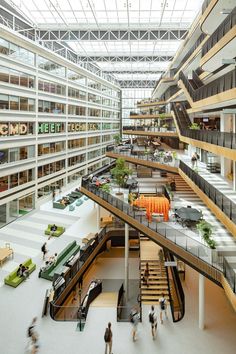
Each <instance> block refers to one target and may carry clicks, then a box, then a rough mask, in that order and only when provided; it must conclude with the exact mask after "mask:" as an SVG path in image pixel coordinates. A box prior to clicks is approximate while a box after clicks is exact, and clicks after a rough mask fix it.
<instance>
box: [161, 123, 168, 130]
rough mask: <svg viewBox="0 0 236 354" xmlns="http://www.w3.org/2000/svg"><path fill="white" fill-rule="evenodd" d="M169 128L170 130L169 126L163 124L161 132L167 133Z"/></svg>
mask: <svg viewBox="0 0 236 354" xmlns="http://www.w3.org/2000/svg"><path fill="white" fill-rule="evenodd" d="M167 128H168V124H166V123H165V124H163V125H162V126H161V131H162V132H166V131H167Z"/></svg>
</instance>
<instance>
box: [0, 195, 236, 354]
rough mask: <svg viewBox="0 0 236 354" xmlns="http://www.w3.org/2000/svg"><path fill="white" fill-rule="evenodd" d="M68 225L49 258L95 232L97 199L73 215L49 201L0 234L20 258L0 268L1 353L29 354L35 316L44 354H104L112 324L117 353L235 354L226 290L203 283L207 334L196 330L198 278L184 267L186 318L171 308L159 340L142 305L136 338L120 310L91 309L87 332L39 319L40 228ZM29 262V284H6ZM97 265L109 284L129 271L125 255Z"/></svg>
mask: <svg viewBox="0 0 236 354" xmlns="http://www.w3.org/2000/svg"><path fill="white" fill-rule="evenodd" d="M52 220H53V221H55V222H58V223H59V222H60V224H62V225H64V226H66V232H65V234H64V235H62V236H61V237H60V238H57V239H56V238H52V239H51V240H50V241H48V248H49V251H50V253H53V252H56V251H57V252H59V251H60V250H61V249H63V248H64V247H65V245H66V244H68V242H70V241H72V240H74V239H75V240H77V242H78V243H80V242H81V239H82V237H84V235H85V234H86V233H89V232H94V231H96V227H97V226H96V208H95V209H94V205H93V202H92V201H86V202H85V203H84V204H83V207H82V208H81V207H78V208H77V209H76V211H75V212H69V211H56V210H53V209H52V206H51V202H49V203H47V204H46V205H44V206H42V208H41V210H38V211H35V212H34V213H31V214H29V215H27V216H25V217H22V218H21V219H19V220H17V221H16V222H14V223H12V224H10V225H8V226H6V227H4V228H3V229H1V232H0V245H3V244H4V242H6V241H9V242H10V243H11V245H12V246H13V248H14V251H15V257H14V259H13V260H9V261H7V262H6V263H5V264H4V265H3V267H2V268H1V269H0V283H1V286H0V309H1V316H0V328H1V331H0V353H1V354H24V353H25V352H26V351H25V347H26V343H27V337H26V331H27V327H28V325H29V323H30V321H31V320H32V318H33V317H34V316H38V319H39V320H38V328H37V330H38V332H39V335H40V351H39V353H42V354H55V353H57V354H64V353H68V354H77V353H80V354H99V353H101V354H102V353H104V340H103V335H104V329H105V326H106V324H107V322H108V321H111V322H112V327H113V333H114V350H113V353H114V354H122V353H124V354H126V353H129V354H134V353H135V354H137V353H138V354H146V353H148V354H152V353H153V354H154V353H160V354H162V353H163V354H164V353H165V354H172V353H175V354H185V353H186V354H187V353H188V354H189V353H191V354H195V353H196V354H199V353H202V354H210V353H214V354H222V353H225V354H233V353H235V347H236V336H235V333H236V315H235V313H234V311H233V310H232V308H231V306H230V304H229V302H228V300H227V298H226V297H225V295H224V292H223V290H222V289H221V288H219V287H217V286H216V285H215V284H213V283H211V282H210V281H208V280H206V301H205V304H206V307H205V324H206V329H205V330H204V331H201V330H199V329H198V275H197V273H196V272H195V271H193V270H191V269H190V268H188V267H187V273H186V280H185V283H184V289H185V297H186V314H185V317H184V319H183V320H182V321H181V322H179V323H175V324H174V323H173V322H172V319H171V314H170V311H169V310H168V317H169V318H168V319H167V320H165V321H164V324H163V325H161V324H160V322H159V323H158V335H157V339H156V340H155V341H153V340H152V338H151V333H150V324H149V322H148V311H149V307H147V306H143V322H142V323H141V324H140V325H139V330H138V340H137V342H135V343H133V341H132V339H131V325H130V323H117V322H116V308H115V307H107V308H106V307H91V308H90V310H89V313H88V317H87V322H86V326H85V329H84V331H83V332H79V331H77V330H76V327H77V324H76V323H75V322H55V321H53V320H52V319H51V318H50V317H49V316H48V317H44V318H41V313H42V307H43V299H44V294H45V291H46V289H47V288H49V287H50V284H51V283H50V282H49V281H47V280H44V279H39V278H38V271H37V270H38V269H39V267H40V266H41V264H42V256H41V252H40V249H41V245H42V243H43V242H44V241H45V240H46V238H45V236H44V234H43V231H44V229H45V227H46V225H47V224H48V223H49V222H51V221H52ZM28 257H32V259H33V261H34V262H35V263H36V264H37V270H36V271H35V272H34V273H32V275H31V276H30V279H29V280H27V281H26V282H24V283H23V284H21V285H20V286H18V287H17V288H16V289H14V288H11V287H9V286H6V285H4V284H3V279H4V277H5V276H6V274H8V273H9V272H10V271H11V270H12V269H14V268H15V267H16V266H17V265H18V264H19V263H20V262H21V261H22V260H25V259H26V258H28ZM104 259H106V260H105V261H104V264H103V262H98V264H97V266H96V264H95V266H96V267H97V268H96V272H97V273H96V276H99V277H103V278H104V279H111V277H112V278H114V279H117V280H118V279H122V278H123V274H124V268H123V258H122V257H115V258H114V262H113V261H112V262H111V258H110V257H104ZM135 262H136V261H135V260H132V259H131V266H130V267H131V274H133V275H132V277H133V278H136V276H137V273H136V270H135V269H134V267H135V268H136V265H135V264H136V263H135Z"/></svg>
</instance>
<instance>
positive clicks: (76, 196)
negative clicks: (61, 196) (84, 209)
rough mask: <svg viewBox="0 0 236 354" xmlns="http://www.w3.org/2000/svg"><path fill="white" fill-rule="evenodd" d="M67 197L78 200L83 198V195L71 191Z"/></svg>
mask: <svg viewBox="0 0 236 354" xmlns="http://www.w3.org/2000/svg"><path fill="white" fill-rule="evenodd" d="M69 196H70V197H72V198H76V199H78V198H81V197H83V194H82V193H81V192H77V191H73V192H71V193H70V194H69Z"/></svg>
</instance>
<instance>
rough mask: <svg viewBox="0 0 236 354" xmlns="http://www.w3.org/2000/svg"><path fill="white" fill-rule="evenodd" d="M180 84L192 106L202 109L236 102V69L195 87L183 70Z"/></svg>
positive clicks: (180, 75)
mask: <svg viewBox="0 0 236 354" xmlns="http://www.w3.org/2000/svg"><path fill="white" fill-rule="evenodd" d="M179 79H180V81H179V86H180V87H181V88H182V89H183V90H184V94H185V96H186V98H187V100H188V102H189V104H190V105H191V107H192V108H194V109H196V110H199V111H202V109H203V107H204V109H206V108H208V109H210V108H214V109H215V108H219V107H224V106H225V107H226V106H231V105H235V104H236V70H235V69H234V70H232V71H230V72H228V73H226V74H225V75H223V76H221V77H219V78H217V79H215V80H214V81H211V82H209V83H208V84H206V85H204V86H202V87H199V88H197V89H194V88H193V86H192V85H191V83H190V81H189V80H188V79H187V78H186V76H185V75H184V73H183V72H180V74H179Z"/></svg>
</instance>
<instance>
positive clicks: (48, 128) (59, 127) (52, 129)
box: [38, 123, 64, 134]
mask: <svg viewBox="0 0 236 354" xmlns="http://www.w3.org/2000/svg"><path fill="white" fill-rule="evenodd" d="M63 131H64V124H63V123H38V133H39V134H49V133H51V134H53V133H62V132H63Z"/></svg>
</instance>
